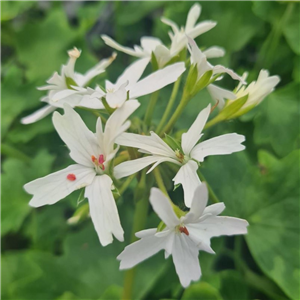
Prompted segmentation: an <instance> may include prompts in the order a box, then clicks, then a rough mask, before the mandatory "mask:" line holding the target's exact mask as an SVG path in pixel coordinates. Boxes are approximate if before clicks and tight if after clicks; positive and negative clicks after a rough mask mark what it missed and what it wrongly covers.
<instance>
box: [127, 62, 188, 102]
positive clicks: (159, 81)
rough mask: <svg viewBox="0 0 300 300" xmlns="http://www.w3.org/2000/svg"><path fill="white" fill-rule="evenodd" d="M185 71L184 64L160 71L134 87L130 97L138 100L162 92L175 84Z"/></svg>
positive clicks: (177, 64)
mask: <svg viewBox="0 0 300 300" xmlns="http://www.w3.org/2000/svg"><path fill="white" fill-rule="evenodd" d="M184 71H185V66H184V63H183V62H179V63H175V64H173V65H170V66H167V67H165V68H163V69H161V70H158V71H156V72H154V73H152V74H151V75H149V76H147V77H146V78H144V79H142V80H141V81H139V82H137V83H136V84H135V85H133V86H132V87H131V90H130V91H129V94H130V97H131V98H137V97H140V96H144V95H148V94H150V93H153V92H155V91H157V90H160V89H162V88H163V87H165V86H166V85H168V84H170V83H173V82H175V81H176V80H177V79H178V77H179V76H180V75H181V74H182V73H183V72H184Z"/></svg>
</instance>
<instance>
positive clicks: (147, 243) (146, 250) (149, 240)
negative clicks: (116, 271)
mask: <svg viewBox="0 0 300 300" xmlns="http://www.w3.org/2000/svg"><path fill="white" fill-rule="evenodd" d="M166 242H167V239H164V238H159V237H156V236H155V235H149V236H146V237H143V238H142V239H141V240H139V241H137V242H135V243H133V244H130V245H129V246H127V247H125V249H124V251H123V252H122V253H121V254H120V255H119V256H118V257H117V259H118V260H120V261H121V262H120V270H124V269H130V268H132V267H134V266H135V265H137V264H138V263H140V262H142V261H144V260H145V259H147V258H149V257H151V256H153V255H154V254H156V253H157V252H159V251H160V250H162V249H164V247H165V244H166Z"/></svg>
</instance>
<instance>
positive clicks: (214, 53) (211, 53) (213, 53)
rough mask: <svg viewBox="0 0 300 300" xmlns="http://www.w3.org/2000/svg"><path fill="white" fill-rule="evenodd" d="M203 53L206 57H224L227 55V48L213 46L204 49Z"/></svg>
mask: <svg viewBox="0 0 300 300" xmlns="http://www.w3.org/2000/svg"><path fill="white" fill-rule="evenodd" d="M203 54H204V55H205V56H206V58H216V57H223V56H224V55H225V50H224V49H223V48H221V47H217V46H213V47H209V48H208V49H206V50H205V51H203Z"/></svg>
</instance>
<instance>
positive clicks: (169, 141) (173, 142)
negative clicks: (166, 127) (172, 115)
mask: <svg viewBox="0 0 300 300" xmlns="http://www.w3.org/2000/svg"><path fill="white" fill-rule="evenodd" d="M164 141H165V142H166V143H167V144H168V145H169V146H170V147H171V148H172V149H173V150H174V151H175V150H177V149H178V150H180V151H181V152H183V151H182V148H181V145H180V143H179V142H178V141H177V140H175V139H174V138H172V137H171V136H170V135H168V134H166V133H165V138H164Z"/></svg>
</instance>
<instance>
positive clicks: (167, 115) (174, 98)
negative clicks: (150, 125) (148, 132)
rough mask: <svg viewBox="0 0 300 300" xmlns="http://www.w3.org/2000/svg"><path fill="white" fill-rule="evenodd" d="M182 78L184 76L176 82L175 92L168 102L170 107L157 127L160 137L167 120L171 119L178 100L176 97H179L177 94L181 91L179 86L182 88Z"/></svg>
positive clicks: (173, 91)
mask: <svg viewBox="0 0 300 300" xmlns="http://www.w3.org/2000/svg"><path fill="white" fill-rule="evenodd" d="M181 78H182V76H180V77H179V78H178V79H177V81H176V82H175V84H174V86H173V90H172V94H171V97H170V99H169V102H168V105H167V107H166V110H165V112H164V114H163V116H162V119H161V120H160V122H159V124H158V126H157V129H156V132H157V134H158V135H160V134H162V132H161V130H162V128H163V126H164V124H165V122H166V120H167V118H168V117H169V115H170V112H171V110H172V107H173V105H174V102H175V100H176V96H177V93H178V90H179V86H180V82H181Z"/></svg>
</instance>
